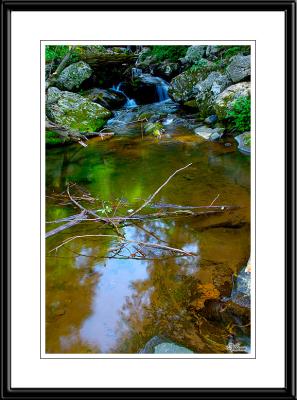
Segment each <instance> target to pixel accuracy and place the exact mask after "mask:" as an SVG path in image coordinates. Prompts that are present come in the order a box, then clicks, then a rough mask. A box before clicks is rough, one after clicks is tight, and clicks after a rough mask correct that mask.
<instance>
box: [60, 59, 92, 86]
mask: <svg viewBox="0 0 297 400" xmlns="http://www.w3.org/2000/svg"><path fill="white" fill-rule="evenodd" d="M92 72H93V71H92V68H91V67H90V66H89V65H88V64H87V63H86V62H84V61H79V62H77V63H74V64H71V65H69V66H68V67H66V68H65V69H63V71H62V72H61V73H60V75H59V76H58V78H57V81H56V85H57V86H58V87H59V88H60V89H62V90H73V89H78V88H79V87H80V85H81V84H82V83H83V82H84V81H85V80H86V79H88V78H89V77H90V76H91V75H92Z"/></svg>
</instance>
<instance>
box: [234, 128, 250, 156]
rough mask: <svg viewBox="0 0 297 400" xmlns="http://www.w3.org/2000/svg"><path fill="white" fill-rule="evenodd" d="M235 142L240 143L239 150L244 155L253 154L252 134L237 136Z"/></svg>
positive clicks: (245, 133)
mask: <svg viewBox="0 0 297 400" xmlns="http://www.w3.org/2000/svg"><path fill="white" fill-rule="evenodd" d="M235 140H236V141H237V143H238V149H239V150H240V151H241V152H242V153H244V154H248V155H250V154H251V133H250V132H244V133H241V134H240V135H237V136H235Z"/></svg>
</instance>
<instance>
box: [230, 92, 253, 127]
mask: <svg viewBox="0 0 297 400" xmlns="http://www.w3.org/2000/svg"><path fill="white" fill-rule="evenodd" d="M227 118H228V119H229V121H230V122H231V124H232V125H233V126H234V129H236V130H237V131H238V132H246V131H249V130H250V129H251V99H250V97H248V96H241V97H239V98H238V99H237V100H235V102H234V103H233V105H232V109H231V110H230V111H228V113H227Z"/></svg>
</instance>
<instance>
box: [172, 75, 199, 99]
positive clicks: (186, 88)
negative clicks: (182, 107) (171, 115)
mask: <svg viewBox="0 0 297 400" xmlns="http://www.w3.org/2000/svg"><path fill="white" fill-rule="evenodd" d="M204 77H205V75H204V74H203V73H201V72H199V71H191V70H187V71H185V72H182V73H181V74H179V75H177V76H176V77H175V78H173V79H172V81H171V82H170V85H169V88H168V94H169V96H171V97H172V98H173V100H175V101H177V102H179V103H184V102H186V101H188V100H192V99H194V96H195V92H194V86H195V85H196V84H197V83H198V82H200V81H201V80H203V78H204Z"/></svg>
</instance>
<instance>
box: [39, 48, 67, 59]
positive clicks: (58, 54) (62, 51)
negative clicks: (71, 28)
mask: <svg viewBox="0 0 297 400" xmlns="http://www.w3.org/2000/svg"><path fill="white" fill-rule="evenodd" d="M68 51H69V46H45V61H46V62H52V61H56V60H58V59H62V58H63V57H65V55H66V54H67V53H68Z"/></svg>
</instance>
